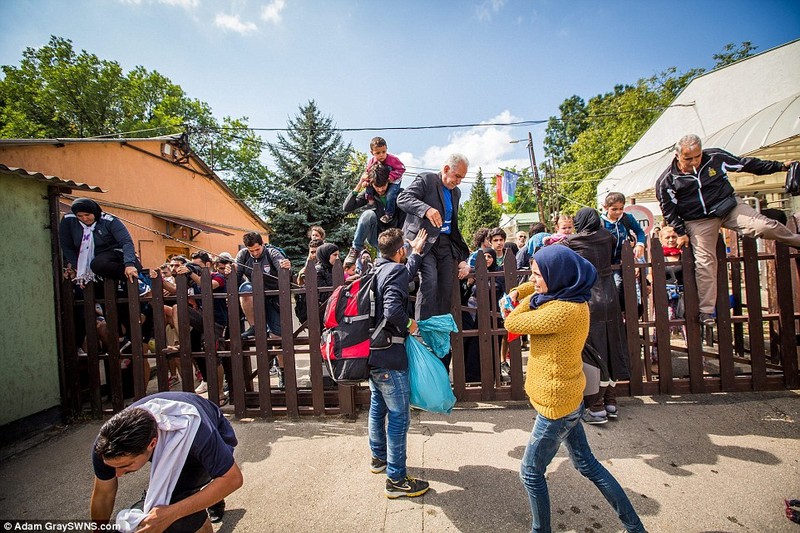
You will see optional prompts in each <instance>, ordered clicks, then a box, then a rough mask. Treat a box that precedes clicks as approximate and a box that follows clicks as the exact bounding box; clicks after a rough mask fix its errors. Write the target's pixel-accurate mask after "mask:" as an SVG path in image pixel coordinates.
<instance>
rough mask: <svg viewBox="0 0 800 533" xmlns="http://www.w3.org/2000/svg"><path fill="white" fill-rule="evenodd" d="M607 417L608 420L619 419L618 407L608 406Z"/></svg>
mask: <svg viewBox="0 0 800 533" xmlns="http://www.w3.org/2000/svg"><path fill="white" fill-rule="evenodd" d="M606 416H607V417H608V418H617V417H618V416H619V410H618V409H617V406H616V405H606Z"/></svg>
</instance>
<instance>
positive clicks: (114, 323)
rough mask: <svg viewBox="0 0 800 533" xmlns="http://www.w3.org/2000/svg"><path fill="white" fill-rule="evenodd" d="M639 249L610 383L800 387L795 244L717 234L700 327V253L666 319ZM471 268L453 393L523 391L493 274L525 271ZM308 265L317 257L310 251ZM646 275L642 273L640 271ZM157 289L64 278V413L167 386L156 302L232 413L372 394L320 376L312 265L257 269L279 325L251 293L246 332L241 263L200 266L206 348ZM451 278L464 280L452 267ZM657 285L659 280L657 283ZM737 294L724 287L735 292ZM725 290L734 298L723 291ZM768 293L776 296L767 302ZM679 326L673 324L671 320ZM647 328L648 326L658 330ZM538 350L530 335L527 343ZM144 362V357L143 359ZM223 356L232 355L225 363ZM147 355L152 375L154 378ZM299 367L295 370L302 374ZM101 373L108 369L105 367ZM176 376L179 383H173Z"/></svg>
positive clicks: (183, 306) (338, 406) (511, 266)
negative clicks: (221, 276) (214, 269)
mask: <svg viewBox="0 0 800 533" xmlns="http://www.w3.org/2000/svg"><path fill="white" fill-rule="evenodd" d="M649 250H650V260H649V261H648V262H647V263H638V262H636V261H634V258H633V254H632V253H631V251H630V249H629V248H626V249H625V250H624V253H623V260H622V265H621V270H622V274H623V281H624V286H625V298H626V308H627V309H636V308H637V289H636V284H637V282H638V283H639V286H640V292H641V307H642V313H641V317H636V316H634V315H635V314H636V313H628V317H627V322H626V330H627V341H628V348H629V351H630V367H631V375H632V378H631V380H630V382H623V383H620V384H619V385H618V387H617V390H618V394H621V395H625V394H634V395H639V394H648V395H649V394H659V393H661V394H682V393H688V392H719V391H746V390H776V389H782V388H798V387H800V375H799V374H798V360H797V328H796V320H797V319H798V318H799V317H800V315H798V312H797V309H796V306H795V301H794V300H795V299H794V291H795V289H794V283H793V280H795V279H796V275H797V274H796V266H795V265H794V264H793V263H796V262H797V261H798V259H797V255H796V253H794V251H792V252H791V253H790V249H789V248H787V247H786V246H784V245H780V244H778V245H776V246H775V252H774V253H772V254H765V253H761V254H759V253H758V252H757V249H756V242H755V241H754V240H752V239H748V238H745V239H743V244H742V247H741V253H739V254H738V255H732V256H726V254H725V245H724V243H723V241H722V240H721V239H720V243H719V252H720V253H719V258H720V259H719V290H718V298H717V302H718V305H717V309H718V314H719V316H718V326H716V327H713V328H705V327H701V325H700V323H699V322H698V298H697V288H696V286H695V282H694V275H693V273H694V265H693V260H692V255H691V253H690V252H684V253H683V257H682V264H683V271H684V282H685V283H684V284H685V309H686V318H685V320H672V321H671V320H669V317H668V314H667V308H668V305H667V293H666V290H665V289H663V287H664V286H665V279H666V274H665V269H664V266H665V263H664V257H663V253H662V250H661V246H660V245H659V243H658V241H653V243H652V245H651V246H650V247H649ZM478 255H479V257H478V261H477V265H476V269H475V273H474V279H475V285H476V287H478V290H477V295H476V299H477V307H476V308H469V307H465V306H462V305H461V301H460V298H459V295H460V290H454V291H453V302H452V309H453V316H454V318H455V320H456V323H457V325H458V327H459V333H455V334H452V337H451V338H452V347H453V360H452V366H451V371H452V382H453V390H454V392H455V395H456V398H457V399H458V400H459V401H461V402H470V401H489V400H524V399H525V391H524V367H523V365H524V363H525V360H526V359H525V358H526V357H527V355H528V352H523V351H522V349H521V340H520V339H517V340H514V341H513V342H511V343H509V344H508V354H509V356H510V359H509V363H510V372H509V375H510V380H508V378H507V377H506V376H503V375H502V373H501V372H500V361H501V358H500V356H499V354H500V353H501V346H502V343H501V341H502V339H503V338H504V337H505V335H506V331H505V329H503V327H502V322H501V321H500V320H499V312H498V309H497V307H498V304H497V301H498V298H499V297H500V296H501V295H499V294H496V293H495V289H494V285H495V283H490V280H492V279H493V278H496V277H503V278H504V280H505V286H506V287H509V288H510V287H514V286H516V285H517V284H518V282H519V281H520V280H523V279H525V278H526V275H527V273H526V272H525V271H518V270H517V269H516V265H515V261H514V258H513V256H512V255H510V254H509V255H508V256H507V257H506V260H505V262H504V263H505V265H504V269H503V270H502V271H500V272H488V271H487V268H486V264H485V261H484V259H483V257H480V256H481V254H478ZM768 264H769V269H770V270H771V271H774V280H775V286H774V287H770V288H769V289H770V290H774V292H775V293H776V294H777V308H772V307H770V306H769V305H768V304H767V302H766V301H765V300H762V296H763V292H764V289H766V287H762V286H761V279H762V277H763V274H762V272H761V271H763V270H764V269H765V268H767V266H768ZM307 271H308V272H312V273H313V272H314V267H313V264H311V263H309V265H307ZM648 274H649V278H650V280H652V281H651V282H649V283H648V281H647V278H648ZM152 282H153V287H152V289H153V290H152V293H151V294H152V297H151V298H148V299H145V300H142V299H140V298H139V293H138V287H137V284H135V283H127V286H126V287H125V289H127V295H125V293H124V291H123V294H122V295H123V296H127V297H125V298H118V293H117V290H116V283H114V282H111V281H105V282H103V284H102V297H101V298H99V299H98V298H97V297H96V296H95V295H96V294H99V289H100V287H97V286H95V284H91V283H90V284H88V285H87V286H86V288H85V290H84V295H83V299H82V300H77V299H76V298H75V295H74V291H73V287H72V285H71V284H69V283H62V284H61V290H60V296H61V298H60V301H59V305H60V317H61V322H60V335H61V342H60V358H59V362H60V375H61V383H62V401H63V405H64V408H65V410H66V412H67V413H69V414H71V415H72V416H76V417H77V416H81V415H83V414H85V413H86V412H88V413H89V414H90V415H91V416H94V417H101V416H103V415H104V413H110V412H117V411H119V410H121V409H123V408H124V407H125V405H127V404H128V403H130V401H131V400H132V399H138V398H141V397H142V396H144V395H146V394H149V393H152V392H155V391H156V390H158V391H165V390H169V381H168V365H167V355H165V349H166V347H167V340H166V324H165V317H164V313H163V312H160V310H161V309H163V307H164V305H170V306H171V305H175V304H177V308H178V325H179V327H178V331H179V345H180V346H179V352H178V354H177V355H176V357H178V358H179V361H180V376H181V378H182V379H181V383H182V385H181V388H182V390H184V391H187V392H192V391H193V390H194V388H195V378H194V376H195V372H194V368H193V367H194V365H193V361H194V360H196V359H200V358H202V359H205V362H206V368H207V369H208V371H207V373H206V375H207V381H208V397H209V398H210V399H211V400H212V401H218V400H219V397H218V382H217V373H216V372H214V371H213V369H215V368H216V367H217V364H218V363H219V362H223V361H224V362H225V366H226V367H227V370H228V372H227V374H228V375H227V376H226V377H227V379H228V383H229V386H230V390H231V393H230V400H231V403H232V404H233V407H232V410H233V412H234V414H235V416H236V417H238V418H243V417H259V418H269V417H274V416H288V417H298V416H301V415H312V416H323V415H346V416H355V414H356V413H357V411H358V410H359V408H361V407H364V406H367V405H368V404H369V387H368V386H367V385H366V383H365V384H364V385H363V386H358V387H352V386H338V387H334V388H332V389H330V390H329V389H326V388H325V387H324V383H323V381H324V380H323V366H322V359H321V355H320V349H319V340H320V324H319V313H318V305H317V302H318V299H319V293H320V292H324V291H331V290H332V289H331V288H322V289H318V287H317V286H316V277H315V276H313V275H310V276H308V277H307V278H306V285H305V286H304V287H297V286H294V285H292V283H291V279H290V272H289V271H287V270H281V271H280V272H279V278H278V287H279V288H278V289H277V290H267V291H265V289H264V281H263V278H261V277H260V276H257V277H256V279H254V280H253V291H254V293H255V294H259V293H263V294H266V295H268V296H277V297H278V299H279V303H280V311H281V317H280V320H281V329H282V331H283V332H285V333H284V335H283V337H282V339H280V340H277V339H275V338H269V337H268V336H267V334H266V330H267V328H266V316H265V309H264V307H263V306H261V305H256V306H254V307H255V316H254V322H255V324H254V325H255V331H256V335H255V340H254V341H248V342H243V341H242V339H241V333H242V320H241V318H242V313H241V310H240V306H239V294H238V285H237V283H236V275H235V274H231V275H230V276H228V278H227V284H226V287H227V293H224V294H214V293H212V290H211V276H210V273H209V272H208V271H207V270H204V271H203V273H202V276H201V284H200V287H201V294H200V296H195V298H196V299H197V300H199V301H200V302H201V305H202V317H203V331H204V334H203V340H204V342H202V344H201V351H195V352H192V351H191V346H192V342H191V338H190V326H189V316H188V312H187V309H188V307H189V305H190V304H189V296H187V288H188V287H187V279H186V278H185V277H184V276H180V277H178V278H177V280H176V284H177V294H178V296H177V297H172V298H169V297H167V298H165V297H164V296H163V291H162V279H161V278H160V277H159V278H154V279H153V280H152ZM343 282H344V276H343V272H342V267H341V264H340V263H337V265H336V266H335V268H334V286H339V285H341V284H342V283H343ZM454 285H456V286H458V281H457V280H454ZM659 287H661V288H662V289H660V290H657V288H659ZM298 293H304V294H305V295H306V307H307V313H308V320H307V321H306V322H305V323H302V324H299V325H298V323H297V320H296V319H295V316H294V305H293V304H294V298H293V295H296V294H298ZM731 295H732V297H731ZM214 298H223V299H225V300H226V301H227V304H228V313H229V323H228V333H229V335H228V337H229V341H228V342H225V343H221V344H219V343H217V342H215V339H214V333H213V332H214V331H215V329H214V316H213V299H214ZM731 300H733V302H734V306H733V307H732V308H731V306H730V305H729V302H730V301H731ZM96 303H99V304H101V306H102V308H103V310H104V318H105V327H107V328H108V330H109V331H110V332H112V333H111V334H110V335H108V339H109V342H108V343H107V346H106V348H105V350H104V351H103V353H100V349H99V344H98V333H97V328H95V327H91V326H93V325H95V324H96V323H97V314H96V312H95V304H96ZM142 304H148V305H149V306H151V308H152V309H153V310H154V311H155V312H153V313H152V321H153V322H152V326H153V332H154V333H153V337H154V340H155V349H154V350H152V351H149V350H148V346H147V343H146V342H133V343H132V344H131V345H130V348H128V349H125V350H123V351H124V352H126V353H121V350H120V343H119V341H118V339H119V338H120V337H121V335H119V333H118V332H119V331H120V311H123V314H125V311H126V310H127V314H128V315H130V317H138V316H140V311H141V306H142ZM773 307H774V306H773ZM466 312H471V313H475V322H476V326H477V327H476V328H474V329H467V330H464V329H463V317H464V315H463V313H466ZM76 317H78V318H80V317H82V318H83V321H84V322H85V324H86V325H87V327H86V343H85V344H86V353H85V355H84V354H81V355H79V354H78V350H77V347H76V344H77V342H76V325H77V322H76ZM129 329H130V331H128V332H127V337H128V338H130V339H141V338H142V324H141V323H140V321H138V320H130V328H129ZM675 329H677V330H678V331H681V332H685V334H684V335H679V336H678V338H676V336H675V335H673V334H672V333H673V330H675ZM653 333H655V335H654V334H653ZM470 339H477V345H478V358H479V367H480V376H481V380H480V381H479V382H472V383H467V382H466V379H465V358H464V353H465V350H464V347H465V343H470V342H473V343H474V342H475V341H470ZM533 350H534V353H535V346H534V347H533ZM654 350H657V352H658V353H659V354H661V355H660V357H659V361H658V364H657V365H656V366H655V367H654V365H652V364H651V360H650V357H651V353H652V352H653V351H654ZM278 354H280V355H282V358H283V361H284V369H285V376H284V377H285V387H283V388H279V387H278V385H277V383H275V381H277V380H276V379H274V378H271V376H270V373H269V369H270V362H271V360H272V359H273V358H274V357H275V356H277V355H278ZM145 362H147V364H145ZM228 363H229V364H228ZM153 367H154V368H155V370H154V371H153V372H154V373H155V379H153V380H150V375H151V371H150V370H149V368H153ZM299 369H302V375H299V374H298V372H299ZM103 374H105V377H104V378H103V376H102V375H103ZM173 390H174V388H173Z"/></svg>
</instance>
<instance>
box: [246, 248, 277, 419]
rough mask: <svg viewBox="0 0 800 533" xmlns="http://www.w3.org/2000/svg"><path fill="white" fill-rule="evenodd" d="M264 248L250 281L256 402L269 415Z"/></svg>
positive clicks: (269, 384) (270, 408)
mask: <svg viewBox="0 0 800 533" xmlns="http://www.w3.org/2000/svg"><path fill="white" fill-rule="evenodd" d="M266 254H267V250H266V248H265V249H264V251H263V252H262V254H261V257H260V258H258V260H256V261H254V262H253V272H252V275H251V276H250V282H251V284H252V285H253V318H254V320H255V333H256V353H255V355H256V365H258V368H257V369H256V372H257V373H258V402H259V408H260V413H261V416H262V417H264V418H267V417H271V416H272V415H273V414H274V413H273V412H272V386H271V383H270V377H269V366H270V363H271V362H272V357H271V356H270V355H269V353H268V352H269V343H268V342H267V313H266V307H265V305H264V298H265V293H264V291H265V287H264V276H263V275H261V272H262V271H263V268H264V265H263V261H269V259H268V258H267V257H266ZM245 367H247V365H245Z"/></svg>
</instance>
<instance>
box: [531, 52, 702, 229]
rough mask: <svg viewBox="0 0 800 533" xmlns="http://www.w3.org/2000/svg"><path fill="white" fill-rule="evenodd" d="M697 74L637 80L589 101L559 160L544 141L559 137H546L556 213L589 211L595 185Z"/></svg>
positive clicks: (670, 72) (671, 73) (672, 73)
mask: <svg viewBox="0 0 800 533" xmlns="http://www.w3.org/2000/svg"><path fill="white" fill-rule="evenodd" d="M700 72H702V70H699V69H698V70H691V71H689V72H687V73H685V74H677V73H676V69H674V68H671V69H668V70H666V71H664V72H662V73H660V74H657V75H655V76H652V77H650V78H643V79H640V80H639V81H638V82H637V83H636V84H635V85H617V86H616V87H614V90H613V91H611V92H608V93H605V94H601V95H597V96H595V97H593V98H591V99H590V100H589V103H588V104H587V106H586V111H587V114H586V122H585V124H584V129H583V131H580V133H578V135H577V137H576V138H575V139H574V141H572V144H571V145H569V147H568V148H567V149H566V152H565V153H564V154H563V155H561V156H558V154H559V153H560V152H559V151H558V150H559V147H558V146H556V147H551V148H548V142H550V141H549V139H551V138H556V139H557V138H559V137H558V136H556V135H555V134H554V135H553V136H548V137H547V138H546V139H545V146H546V148H545V150H546V152H547V153H550V154H554V159H553V163H554V165H553V169H552V170H553V171H554V172H555V173H556V175H557V177H558V186H557V191H556V194H557V195H558V196H559V200H560V211H561V212H564V213H575V212H576V211H577V210H578V209H580V208H581V207H583V206H595V205H596V200H595V196H596V191H597V184H598V183H599V182H600V180H601V179H602V178H603V177H604V176H605V175H606V174H608V172H609V171H610V170H611V168H613V166H614V164H616V162H617V161H619V160H620V158H622V156H623V155H624V154H625V153H626V152H627V151H628V150H630V148H631V147H632V146H633V145H634V144H635V143H636V141H638V140H639V138H640V137H641V136H642V134H643V133H644V132H645V131H646V130H647V128H648V127H649V126H650V125H651V124H652V123H653V121H654V120H655V119H656V118H657V117H658V115H659V114H660V113H661V111H662V109H663V108H664V107H666V106H668V105H669V104H670V103H672V101H673V100H674V99H675V96H677V94H678V93H679V92H680V90H681V89H683V87H685V86H686V84H687V83H688V82H689V81H690V80H691V79H692V78H693V77H695V76H696V75H698V74H699V73H700ZM573 98H574V97H573ZM570 100H571V99H570ZM565 103H566V102H565ZM568 109H570V108H568ZM567 121H568V120H564V121H562V122H567ZM548 129H549V128H548ZM573 131H574V130H573ZM559 161H561V163H559Z"/></svg>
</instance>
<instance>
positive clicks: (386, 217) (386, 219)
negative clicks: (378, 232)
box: [381, 215, 394, 224]
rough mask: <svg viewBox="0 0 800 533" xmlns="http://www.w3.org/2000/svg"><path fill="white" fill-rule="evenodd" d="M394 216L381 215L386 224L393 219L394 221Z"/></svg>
mask: <svg viewBox="0 0 800 533" xmlns="http://www.w3.org/2000/svg"><path fill="white" fill-rule="evenodd" d="M393 218H394V217H393V216H390V215H383V216H382V217H381V222H382V223H384V224H388V223H389V222H391V221H392V219H393Z"/></svg>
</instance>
